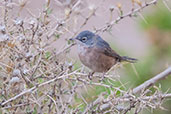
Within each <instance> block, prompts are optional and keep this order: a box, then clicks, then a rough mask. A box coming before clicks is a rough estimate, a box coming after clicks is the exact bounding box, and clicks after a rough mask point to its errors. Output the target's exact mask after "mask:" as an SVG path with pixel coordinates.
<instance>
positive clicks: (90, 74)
mask: <svg viewBox="0 0 171 114" xmlns="http://www.w3.org/2000/svg"><path fill="white" fill-rule="evenodd" d="M94 73H95V72H89V74H88V78H89V79H90V80H92V76H93V74H94Z"/></svg>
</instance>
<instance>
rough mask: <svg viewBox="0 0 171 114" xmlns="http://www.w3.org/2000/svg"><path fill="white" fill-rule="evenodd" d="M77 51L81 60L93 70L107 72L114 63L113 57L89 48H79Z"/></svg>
mask: <svg viewBox="0 0 171 114" xmlns="http://www.w3.org/2000/svg"><path fill="white" fill-rule="evenodd" d="M78 51H79V52H78V53H79V58H80V60H81V62H82V63H83V64H84V65H85V66H87V67H88V68H90V69H91V70H92V71H94V72H107V71H108V70H109V69H110V68H111V67H112V66H113V65H114V64H116V60H115V58H112V57H109V56H106V55H105V54H103V53H97V51H95V50H93V49H91V48H82V49H81V48H80V50H78Z"/></svg>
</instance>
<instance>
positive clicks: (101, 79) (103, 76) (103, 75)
mask: <svg viewBox="0 0 171 114" xmlns="http://www.w3.org/2000/svg"><path fill="white" fill-rule="evenodd" d="M105 74H106V73H105V72H103V74H102V77H101V78H100V82H102V81H103V80H104V79H105Z"/></svg>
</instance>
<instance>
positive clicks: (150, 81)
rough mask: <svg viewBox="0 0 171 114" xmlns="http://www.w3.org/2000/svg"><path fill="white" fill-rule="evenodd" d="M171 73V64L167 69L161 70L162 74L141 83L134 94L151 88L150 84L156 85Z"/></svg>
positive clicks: (134, 90)
mask: <svg viewBox="0 0 171 114" xmlns="http://www.w3.org/2000/svg"><path fill="white" fill-rule="evenodd" d="M170 74H171V66H170V67H169V68H167V69H166V70H165V71H163V72H161V73H160V74H158V75H156V76H155V77H153V78H151V79H149V80H147V81H146V82H144V83H143V84H141V85H139V86H138V87H136V88H134V89H133V94H136V93H139V92H140V91H142V90H145V89H147V88H149V87H150V86H152V85H154V84H155V83H156V82H158V81H159V80H162V79H164V78H166V77H168V76H169V75H170Z"/></svg>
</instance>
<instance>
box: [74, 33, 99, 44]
mask: <svg viewBox="0 0 171 114" xmlns="http://www.w3.org/2000/svg"><path fill="white" fill-rule="evenodd" d="M95 36H96V35H95V34H94V33H92V32H90V31H87V30H86V31H82V32H81V33H79V34H78V35H77V36H76V37H75V38H72V39H71V40H75V41H76V43H77V44H80V45H86V46H91V45H93V44H94V43H95V40H96V38H95Z"/></svg>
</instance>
